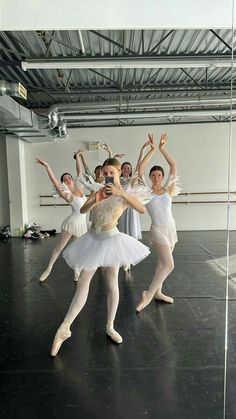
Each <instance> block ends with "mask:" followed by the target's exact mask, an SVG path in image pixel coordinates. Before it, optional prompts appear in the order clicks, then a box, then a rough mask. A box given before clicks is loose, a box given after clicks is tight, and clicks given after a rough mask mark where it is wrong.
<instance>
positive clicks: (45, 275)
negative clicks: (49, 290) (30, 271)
mask: <svg viewBox="0 0 236 419" xmlns="http://www.w3.org/2000/svg"><path fill="white" fill-rule="evenodd" d="M50 272H51V269H46V271H44V272H43V273H42V275H41V276H40V278H39V282H43V281H45V279H47V277H48V275H50Z"/></svg>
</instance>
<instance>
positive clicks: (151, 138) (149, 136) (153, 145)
mask: <svg viewBox="0 0 236 419" xmlns="http://www.w3.org/2000/svg"><path fill="white" fill-rule="evenodd" d="M148 144H149V145H150V147H151V148H152V150H156V149H157V145H156V143H155V141H154V136H153V134H148Z"/></svg>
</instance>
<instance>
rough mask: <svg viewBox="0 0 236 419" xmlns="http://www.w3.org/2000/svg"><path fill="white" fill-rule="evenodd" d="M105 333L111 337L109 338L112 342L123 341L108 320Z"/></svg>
mask: <svg viewBox="0 0 236 419" xmlns="http://www.w3.org/2000/svg"><path fill="white" fill-rule="evenodd" d="M106 333H107V335H108V336H109V337H110V338H111V340H113V342H115V343H122V342H123V339H122V337H121V335H119V333H118V332H116V330H115V329H114V327H113V324H110V323H109V322H108V323H107V327H106Z"/></svg>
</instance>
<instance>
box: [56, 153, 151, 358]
mask: <svg viewBox="0 0 236 419" xmlns="http://www.w3.org/2000/svg"><path fill="white" fill-rule="evenodd" d="M103 173H104V176H105V180H106V181H109V183H106V184H105V186H104V187H102V188H101V189H100V190H99V191H98V192H95V193H94V192H92V193H91V195H90V197H89V198H88V200H87V201H86V203H85V204H84V205H83V207H82V208H81V210H80V211H81V212H82V213H86V212H88V211H90V210H92V227H91V229H90V231H89V232H88V233H86V234H84V235H83V236H82V237H81V238H80V239H79V240H76V241H74V242H73V243H71V244H70V245H69V246H68V247H67V249H66V250H65V251H64V254H63V256H64V258H65V260H66V261H67V263H68V264H69V266H70V267H71V268H72V269H75V270H80V271H81V274H80V279H79V282H78V285H77V290H76V293H75V295H74V298H73V300H72V303H71V305H70V308H69V310H68V312H67V314H66V316H65V318H64V321H63V323H62V324H61V326H60V327H59V329H58V331H57V333H56V335H55V338H54V341H53V345H52V349H51V355H52V356H55V355H56V354H57V353H58V351H59V349H60V346H61V344H62V343H63V341H64V340H65V339H67V338H69V337H70V336H71V331H70V326H71V324H72V323H73V321H74V320H75V318H76V317H77V316H78V314H79V313H80V311H81V310H82V308H83V307H84V305H85V303H86V300H87V296H88V292H89V286H90V282H91V279H92V277H93V275H94V273H95V271H96V269H97V268H98V267H100V266H101V267H104V268H105V271H106V278H107V288H108V297H107V325H106V333H107V335H108V336H110V338H111V339H112V340H113V341H114V342H116V343H121V342H122V337H121V336H120V335H119V333H117V332H116V331H115V329H114V320H115V316H116V311H117V308H118V302H119V287H118V273H119V267H120V266H123V265H125V264H130V263H131V264H137V263H138V262H140V261H141V260H142V259H144V258H145V257H146V256H147V255H148V254H149V253H150V252H149V249H148V248H147V247H146V246H144V245H143V244H142V243H140V242H139V241H138V240H136V239H134V238H133V237H130V236H128V235H126V234H124V233H120V232H119V230H118V229H117V228H116V225H117V220H118V218H119V217H120V215H121V214H122V212H123V211H124V209H125V208H127V206H132V207H133V208H135V209H136V210H137V211H138V212H140V213H144V211H145V207H144V205H143V204H142V203H141V202H140V201H139V200H138V199H137V198H136V197H135V196H134V195H132V192H127V191H124V190H123V189H122V188H121V185H120V163H119V161H118V160H116V159H113V158H111V159H107V160H106V161H105V162H104V164H103ZM113 183H114V184H113ZM137 195H138V194H137V193H136V196H137ZM149 199H150V196H149Z"/></svg>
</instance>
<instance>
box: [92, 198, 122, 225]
mask: <svg viewBox="0 0 236 419" xmlns="http://www.w3.org/2000/svg"><path fill="white" fill-rule="evenodd" d="M126 207H127V204H126V203H125V201H124V200H123V199H122V198H121V197H119V196H114V195H112V196H111V197H109V198H107V199H105V200H104V201H101V202H99V203H98V204H96V206H95V207H94V208H93V209H92V211H91V221H92V227H93V228H94V230H95V231H96V232H99V231H108V230H112V229H113V228H115V226H116V225H117V221H118V218H120V216H121V215H122V213H123V211H124V209H125V208H126Z"/></svg>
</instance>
